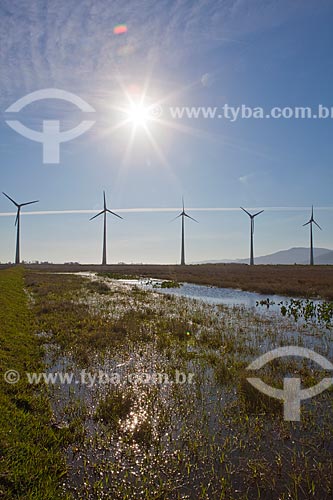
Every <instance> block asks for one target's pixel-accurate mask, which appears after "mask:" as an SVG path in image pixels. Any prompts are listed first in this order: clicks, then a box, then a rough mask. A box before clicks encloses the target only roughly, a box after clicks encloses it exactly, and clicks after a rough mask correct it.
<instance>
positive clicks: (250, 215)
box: [240, 207, 252, 217]
mask: <svg viewBox="0 0 333 500" xmlns="http://www.w3.org/2000/svg"><path fill="white" fill-rule="evenodd" d="M240 208H241V209H242V210H243V212H245V213H246V214H247V215H248V216H249V217H252V214H250V212H248V211H247V210H245V208H243V207H240Z"/></svg>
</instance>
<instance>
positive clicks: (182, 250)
mask: <svg viewBox="0 0 333 500" xmlns="http://www.w3.org/2000/svg"><path fill="white" fill-rule="evenodd" d="M182 200H183V210H182V212H180V214H179V215H177V217H175V218H174V219H172V221H171V222H173V221H174V220H176V219H178V218H179V217H181V218H182V244H181V255H180V265H181V266H185V222H184V220H185V217H187V218H188V219H191V220H194V222H198V221H197V220H195V219H193V217H191V216H190V215H188V214H187V213H186V212H185V206H184V198H182Z"/></svg>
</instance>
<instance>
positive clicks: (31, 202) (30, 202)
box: [20, 200, 39, 207]
mask: <svg viewBox="0 0 333 500" xmlns="http://www.w3.org/2000/svg"><path fill="white" fill-rule="evenodd" d="M33 203H39V200H35V201H28V202H27V203H21V205H20V206H21V207H25V206H26V205H32V204H33Z"/></svg>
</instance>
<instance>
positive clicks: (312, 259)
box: [303, 205, 322, 266]
mask: <svg viewBox="0 0 333 500" xmlns="http://www.w3.org/2000/svg"><path fill="white" fill-rule="evenodd" d="M308 224H310V266H313V265H314V257H313V232H312V224H316V226H317V227H319V229H320V230H322V229H321V227H320V226H319V224H317V222H316V221H315V220H314V217H313V205H312V210H311V218H310V220H309V221H308V222H306V223H305V224H303V227H304V226H307V225H308Z"/></svg>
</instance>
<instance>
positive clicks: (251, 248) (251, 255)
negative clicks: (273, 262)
mask: <svg viewBox="0 0 333 500" xmlns="http://www.w3.org/2000/svg"><path fill="white" fill-rule="evenodd" d="M240 208H241V209H242V210H243V212H245V213H246V214H247V215H248V216H249V217H250V221H251V222H250V266H253V265H254V249H253V236H254V218H255V217H257V215H260V214H262V213H263V211H264V210H260V212H257V213H256V214H251V213H250V212H248V211H247V210H245V208H243V207H240Z"/></svg>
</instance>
